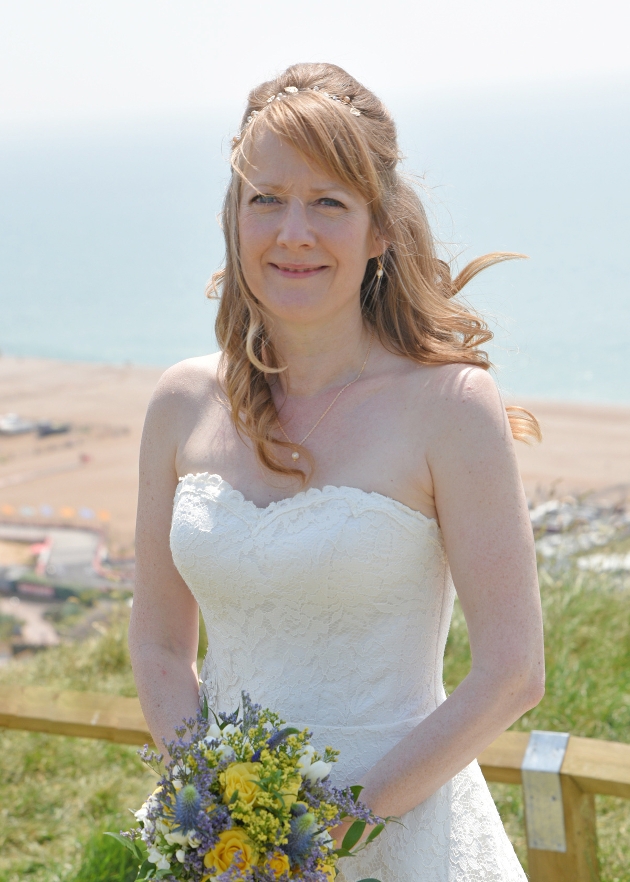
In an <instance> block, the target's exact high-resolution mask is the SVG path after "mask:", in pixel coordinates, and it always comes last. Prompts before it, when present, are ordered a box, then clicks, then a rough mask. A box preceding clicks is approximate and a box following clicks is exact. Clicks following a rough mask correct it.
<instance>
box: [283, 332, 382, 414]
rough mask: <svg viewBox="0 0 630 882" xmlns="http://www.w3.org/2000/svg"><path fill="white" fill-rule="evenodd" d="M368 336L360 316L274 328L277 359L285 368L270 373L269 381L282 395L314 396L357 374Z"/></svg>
mask: <svg viewBox="0 0 630 882" xmlns="http://www.w3.org/2000/svg"><path fill="white" fill-rule="evenodd" d="M370 337H371V334H370V331H369V330H368V329H367V328H366V327H365V326H364V324H363V320H362V318H361V316H360V315H358V316H357V318H356V320H355V321H353V322H352V323H344V324H343V325H334V326H328V325H327V326H325V327H319V328H313V327H307V328H301V329H299V330H295V329H290V330H289V329H286V328H283V329H281V330H280V329H278V330H276V329H274V333H273V343H274V347H275V349H276V352H277V353H278V360H279V363H280V364H283V365H286V366H287V368H286V370H285V371H283V372H282V373H280V374H274V375H269V382H270V383H274V382H276V383H278V385H279V387H280V389H281V390H282V393H283V394H284V395H287V394H289V395H291V396H292V397H303V398H311V397H315V396H316V395H319V394H320V393H321V392H324V391H326V390H327V389H328V388H329V387H330V386H335V385H339V384H342V383H346V382H348V381H349V380H352V379H353V376H356V374H358V373H359V371H360V370H361V366H362V365H363V363H364V361H365V357H366V354H367V351H368V346H369V343H370ZM272 377H273V379H272Z"/></svg>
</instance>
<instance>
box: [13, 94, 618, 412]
mask: <svg viewBox="0 0 630 882" xmlns="http://www.w3.org/2000/svg"><path fill="white" fill-rule="evenodd" d="M629 97H630V86H629V85H628V84H627V83H622V84H617V85H610V84H609V85H608V86H600V87H598V88H592V89H584V87H583V86H579V87H578V86H572V87H570V86H566V87H563V88H561V89H560V88H559V89H556V90H555V91H543V90H541V89H538V90H533V91H531V90H530V91H529V92H527V91H521V92H519V93H517V94H515V95H514V96H511V97H510V96H509V95H507V94H505V95H504V97H503V98H502V99H501V100H494V99H493V96H467V97H466V96H460V97H459V98H457V97H451V98H449V99H448V100H446V99H445V100H444V101H442V102H436V101H433V102H429V101H427V100H424V101H420V100H418V101H417V102H411V101H409V100H405V101H404V102H403V101H402V100H401V103H400V106H397V105H396V104H395V103H394V102H390V103H391V105H392V108H391V109H392V111H393V114H394V117H395V119H396V120H397V123H398V127H399V133H400V141H401V147H402V150H403V152H404V154H405V156H406V161H405V168H406V170H407V171H409V172H410V173H414V174H416V175H418V176H419V185H420V186H421V187H422V190H423V192H424V198H425V204H426V205H427V210H428V212H429V215H430V217H431V220H432V224H433V227H434V230H435V231H436V234H437V235H438V237H439V239H440V240H441V241H442V242H443V243H444V244H443V248H444V252H445V254H446V255H447V256H451V257H453V258H454V259H455V260H456V264H457V266H458V267H459V268H461V267H462V266H464V264H465V263H466V262H467V261H468V260H469V259H472V257H476V256H478V255H480V254H483V253H486V252H488V251H498V250H503V251H517V252H523V253H525V254H527V255H528V260H523V261H510V262H508V263H505V264H502V265H500V266H497V267H493V268H491V269H489V270H487V271H486V272H484V273H483V274H482V276H480V277H478V279H476V280H475V281H474V282H473V283H471V284H470V285H469V286H468V288H467V289H466V298H467V300H468V302H469V303H470V304H471V305H472V306H474V307H475V308H476V309H478V310H479V311H480V312H481V313H482V314H484V315H485V316H486V317H487V318H488V320H489V322H490V326H491V328H492V330H493V331H494V333H495V340H494V342H493V343H492V344H491V345H490V346H489V347H488V349H489V351H490V354H491V358H492V360H493V362H495V363H496V365H497V369H496V376H497V378H498V381H499V384H500V387H501V389H502V391H503V393H504V394H505V395H506V396H509V397H511V398H513V397H515V396H521V397H525V398H543V399H545V398H546V399H561V400H572V401H584V402H593V403H611V404H614V403H616V404H630V345H629V341H628V334H629V329H630V269H629V268H628V258H627V251H628V245H627V243H628V241H629V240H630V219H629V213H628V209H627V206H628V204H630V172H629V170H628V163H627V156H628V155H630V119H629V118H628V114H627V106H628V98H629ZM237 128H238V109H236V112H235V113H234V114H233V115H230V114H227V113H225V112H222V113H216V114H210V113H205V114H200V115H199V116H198V117H197V118H195V117H188V118H180V119H176V118H173V119H161V120H146V121H136V122H133V123H131V122H127V123H124V124H122V123H118V124H113V123H112V124H109V125H105V124H103V125H100V126H96V125H95V124H92V125H91V126H87V125H86V126H85V127H83V128H81V127H79V126H77V125H75V126H73V127H72V128H68V129H67V130H64V129H63V128H62V127H60V128H58V129H56V130H46V129H42V130H40V131H35V130H33V131H31V132H22V133H18V134H16V133H7V132H4V133H3V132H1V131H0V350H1V351H2V352H3V353H6V354H7V355H16V356H24V357H29V356H30V357H46V358H55V359H63V360H68V361H99V362H108V363H129V362H131V363H133V364H140V365H156V366H164V367H166V366H168V365H169V364H173V363H174V362H176V361H179V360H181V359H183V358H187V357H190V356H194V355H201V354H204V353H207V352H212V351H216V348H217V347H216V340H215V338H214V333H213V324H214V317H215V310H216V304H213V303H211V302H209V301H207V300H206V299H205V297H204V287H205V284H206V282H207V280H208V278H209V277H210V275H211V273H212V272H213V271H214V270H216V269H217V268H218V267H219V266H220V265H221V261H222V256H223V241H222V234H221V230H220V228H219V224H218V220H217V215H218V213H219V211H220V207H221V201H222V195H223V191H224V188H225V184H226V182H227V178H228V171H229V166H228V162H227V155H228V145H229V138H230V136H231V135H232V134H233V133H234V131H235V130H236V129H237Z"/></svg>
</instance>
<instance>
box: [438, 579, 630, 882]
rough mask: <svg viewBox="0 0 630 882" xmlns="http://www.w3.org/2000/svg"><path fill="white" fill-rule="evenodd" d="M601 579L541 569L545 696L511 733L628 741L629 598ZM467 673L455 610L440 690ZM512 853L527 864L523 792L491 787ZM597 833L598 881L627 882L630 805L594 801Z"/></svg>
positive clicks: (464, 642) (462, 633)
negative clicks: (543, 731)
mask: <svg viewBox="0 0 630 882" xmlns="http://www.w3.org/2000/svg"><path fill="white" fill-rule="evenodd" d="M609 584H610V582H609V580H608V579H607V578H606V577H605V576H603V575H590V574H586V573H583V572H579V573H569V574H565V575H564V576H563V577H559V578H554V577H553V576H551V575H550V574H549V573H548V572H547V571H545V570H544V569H543V570H541V572H540V588H541V596H542V603H543V613H544V620H545V660H546V668H547V683H546V693H545V697H544V698H543V700H542V701H541V702H540V704H539V705H538V706H537V707H535V708H534V709H533V710H532V711H530V712H529V713H527V714H525V716H523V717H522V718H521V719H520V720H519V721H518V722H517V723H516V724H515V725H514V726H513V727H512V728H513V729H516V730H522V731H530V730H532V729H551V730H555V731H560V732H570V733H571V734H573V735H582V736H585V737H589V738H604V739H607V740H610V741H623V742H630V594H628V593H626V592H619V591H611V590H610V587H609ZM469 669H470V652H469V649H468V634H467V630H466V623H465V621H464V617H463V614H462V612H461V608H460V607H459V605H458V604H457V605H456V607H455V613H454V617H453V625H452V627H451V631H450V634H449V638H448V643H447V647H446V656H445V669H444V678H445V682H446V688H447V691H448V692H450V691H452V690H453V689H454V688H455V686H456V685H457V684H458V683H459V682H460V681H461V680H462V679H463V678H464V677H465V676H466V673H467V672H468V670H469ZM490 790H491V791H492V795H493V796H494V799H495V801H496V803H497V806H498V808H499V812H500V814H501V817H502V818H503V822H504V824H505V826H506V829H507V831H508V834H509V836H510V839H511V840H512V842H513V843H514V847H515V848H516V852H517V854H518V856H519V858H520V860H521V862H522V863H523V866H525V867H526V866H527V849H526V843H525V829H524V820H523V800H522V790H521V788H520V787H519V786H516V785H509V784H491V785H490ZM596 803H597V833H598V840H599V856H600V863H601V874H602V882H630V800H622V799H614V798H612V797H604V796H598V797H597V798H596Z"/></svg>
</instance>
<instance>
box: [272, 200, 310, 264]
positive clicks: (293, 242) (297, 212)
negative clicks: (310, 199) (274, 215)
mask: <svg viewBox="0 0 630 882" xmlns="http://www.w3.org/2000/svg"><path fill="white" fill-rule="evenodd" d="M277 242H278V245H281V246H282V247H284V248H288V249H289V250H292V251H295V250H298V249H300V248H303V247H307V248H312V247H313V246H314V245H315V235H314V231H313V228H312V226H311V223H310V221H309V216H308V210H307V207H306V205H305V204H304V203H303V202H302V200H301V199H298V198H297V197H296V196H292V197H289V199H288V200H287V202H286V203H285V207H284V211H283V212H282V214H281V221H280V227H279V229H278V237H277Z"/></svg>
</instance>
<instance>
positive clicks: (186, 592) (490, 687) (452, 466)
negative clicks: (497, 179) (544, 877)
mask: <svg viewBox="0 0 630 882" xmlns="http://www.w3.org/2000/svg"><path fill="white" fill-rule="evenodd" d="M398 160H399V153H398V148H397V145H396V133H395V127H394V124H393V122H392V120H391V118H390V117H389V115H388V113H387V111H386V110H385V108H384V107H383V105H382V104H381V103H380V102H379V101H378V99H377V98H376V97H375V96H374V95H373V94H372V93H371V92H369V91H368V90H367V89H365V88H364V87H363V86H361V85H360V84H359V83H358V82H356V80H354V79H353V78H352V77H350V76H349V75H348V74H346V73H345V72H344V71H343V70H341V69H340V68H338V67H335V66H333V65H326V64H304V65H295V66H293V67H291V68H289V69H288V70H287V71H285V72H284V73H283V74H282V75H281V76H279V77H278V78H277V79H276V80H274V81H273V82H269V83H264V84H263V85H261V86H260V87H259V88H257V89H255V90H254V91H253V92H252V93H251V95H250V98H249V104H248V108H247V111H246V114H245V118H244V122H243V128H242V131H241V133H240V134H239V136H238V137H236V138H235V139H234V144H233V151H232V166H233V174H232V180H231V183H230V186H229V188H228V192H227V195H226V200H225V205H224V212H223V223H224V232H225V238H226V251H227V253H226V265H225V269H224V270H222V271H221V272H219V273H217V274H216V275H215V277H214V278H213V282H212V285H211V288H212V291H213V292H214V291H217V292H220V294H221V302H220V306H219V313H218V318H217V339H218V340H219V343H220V345H221V348H222V350H223V352H222V355H221V356H208V357H203V358H195V359H191V360H189V361H185V362H183V363H181V364H178V365H175V367H173V368H171V369H169V370H168V371H167V372H166V373H165V374H164V376H163V378H162V380H161V381H160V384H159V386H158V388H157V390H156V392H155V395H154V397H153V399H152V401H151V404H150V407H149V411H148V414H147V420H146V427H145V433H144V438H143V443H142V453H141V466H140V496H139V509H138V532H137V587H136V593H135V599H134V606H133V616H132V621H131V627H130V647H131V652H132V660H133V666H134V673H135V676H136V681H137V685H138V692H139V695H140V699H141V702H142V707H143V710H144V712H145V715H146V718H147V721H148V723H149V726H150V729H151V732H152V733H153V735H154V738H155V741H156V743H158V744H161V742H162V739H163V738H166V739H169V738H171V737H172V734H173V729H174V727H175V725H177V724H178V723H179V722H180V721H181V720H182V718H184V717H190V716H192V715H194V714H195V712H196V710H197V707H198V704H199V684H198V681H197V672H196V663H195V658H196V652H197V633H198V632H197V628H198V619H197V615H198V605H199V606H200V607H201V609H202V612H203V615H204V619H205V621H206V627H207V631H208V654H207V656H206V660H205V662H204V666H203V669H202V672H201V681H202V685H201V689H202V690H203V692H204V693H205V695H206V697H207V698H208V700H209V703H210V705H211V706H212V707H213V708H215V709H217V710H226V711H231V710H233V709H234V708H235V707H236V706H237V705H238V702H239V698H240V692H241V689H246V690H247V691H249V692H250V693H251V695H252V697H253V698H254V699H255V700H256V701H258V702H261V703H262V704H263V705H266V706H270V707H273V708H274V709H275V710H277V711H278V712H279V713H280V714H281V715H282V716H283V717H284V718H285V719H287V720H288V721H290V722H291V723H293V724H295V725H298V726H301V727H302V726H308V728H309V729H311V730H312V731H313V733H314V740H315V743H316V744H319V746H320V747H322V748H323V746H324V745H326V744H331V745H332V746H335V747H337V748H340V749H341V752H342V753H341V758H340V762H339V763H338V765H337V767H336V769H335V778H336V780H337V781H338V782H339V783H340V784H345V783H357V782H358V783H361V784H362V785H363V786H364V788H365V789H364V791H363V794H362V798H364V799H365V802H366V803H367V804H368V805H370V806H371V807H372V808H373V810H374V811H375V812H376V813H377V814H379V815H382V816H385V815H395V816H399V817H401V818H402V821H403V824H404V826H400V825H395V824H391V825H390V826H389V827H388V828H387V830H386V831H385V832H384V833H383V834H382V835H381V837H380V838H379V839H378V840H377V841H376V842H375V843H374V844H373V845H372V846H370V848H368V849H366V850H365V851H364V852H362V853H361V856H360V857H359V858H357V859H353V860H352V861H351V862H350V861H348V860H345V861H344V860H342V861H341V862H340V867H339V868H340V874H339V877H338V878H339V880H346V879H347V880H354V879H360V878H363V877H366V876H376V877H377V878H380V879H381V880H382V882H403V880H405V882H411V880H422V882H438V880H439V882H443V880H457V882H472V880H484V882H487V880H496V882H499V880H501V882H510V880H523V879H524V878H525V877H524V875H523V873H522V870H521V869H520V866H519V864H518V861H517V859H516V857H515V855H514V852H513V849H512V847H511V845H510V843H509V841H508V839H507V837H506V835H505V833H504V831H503V828H502V826H501V822H500V819H499V816H498V814H497V812H496V809H495V807H494V804H493V802H492V799H491V797H490V794H489V792H488V790H487V788H486V785H485V783H484V781H483V778H482V776H481V772H480V771H479V767H478V765H477V764H476V762H475V757H476V756H478V755H479V753H481V751H482V750H483V749H484V748H485V747H486V746H487V745H488V744H490V742H492V741H493V740H494V739H495V738H496V737H497V736H498V735H499V734H500V733H501V732H502V731H503V730H504V729H506V728H507V727H508V726H509V725H511V723H513V722H514V721H515V720H516V719H518V717H520V716H521V714H523V713H524V712H525V711H527V710H528V709H530V708H532V707H533V706H534V705H535V704H536V703H537V702H538V701H539V700H540V698H541V696H542V693H543V680H544V675H543V648H542V627H541V614H540V602H539V595H538V586H537V579H536V566H535V556H534V548H533V540H532V531H531V527H530V523H529V517H528V511H527V505H526V502H525V499H524V497H523V491H522V486H521V483H520V480H519V475H518V470H517V466H516V461H515V456H514V450H513V442H512V438H513V436H514V437H525V436H526V435H527V434H530V435H536V434H537V432H538V428H537V424H536V422H535V420H534V418H533V417H531V415H529V414H528V413H527V412H525V411H519V410H518V409H512V410H511V411H510V413H509V414H508V413H506V410H505V408H504V406H503V404H502V402H501V399H500V396H499V394H498V392H497V390H496V387H495V385H494V383H493V381H492V379H491V378H490V376H489V374H488V373H487V370H486V369H487V368H488V366H489V364H488V360H487V357H486V355H485V353H483V352H481V351H480V350H479V348H478V347H479V345H480V344H482V343H484V342H486V341H487V340H488V339H489V338H490V336H491V335H490V333H489V332H488V330H487V328H486V327H485V325H484V324H483V323H482V322H481V321H480V319H479V318H478V317H476V316H475V315H473V314H472V313H471V312H470V311H469V310H468V309H467V308H465V307H464V306H463V305H461V304H459V303H457V302H456V301H455V300H453V299H451V297H452V295H454V294H455V293H456V292H457V291H458V290H459V289H460V288H461V287H462V285H463V284H465V282H466V281H467V280H468V279H469V278H470V277H472V276H473V275H474V274H475V273H476V272H477V271H479V270H480V269H482V268H483V267H484V266H486V265H489V264H491V263H494V262H496V261H497V260H501V259H505V258H507V257H514V256H516V255H505V254H499V255H490V256H488V257H487V258H482V259H480V260H479V261H477V262H476V263H474V264H472V265H471V266H470V267H468V268H467V269H466V270H464V271H463V273H461V274H460V275H459V276H458V277H457V278H456V279H455V280H454V281H452V280H451V278H450V274H449V271H448V267H447V266H446V265H445V264H444V263H442V262H441V261H440V260H438V259H437V258H436V256H435V250H434V244H433V242H432V239H431V234H430V231H429V227H428V224H427V221H426V217H425V214H424V212H423V209H422V206H421V203H420V201H419V199H418V197H417V196H416V194H415V192H414V191H413V189H412V188H411V187H410V186H409V185H408V184H407V183H406V182H405V181H404V180H402V179H401V177H400V176H399V173H398V171H397V164H398ZM178 476H180V477H179V480H178ZM173 499H175V504H174V507H173ZM169 535H170V550H169ZM451 573H452V579H453V581H451V575H450V574H451ZM453 582H454V585H455V586H456V588H457V593H458V595H459V598H460V602H461V605H462V608H463V610H464V614H465V616H466V621H467V623H468V628H469V634H470V642H471V649H472V668H471V671H470V673H469V675H468V676H467V677H466V678H465V680H464V681H463V682H462V683H461V684H460V685H459V686H458V687H457V689H456V690H455V691H454V692H453V693H452V695H450V696H449V697H448V699H446V696H445V694H444V691H443V687H442V656H443V652H444V645H445V641H446V635H447V632H448V627H449V621H450V616H451V611H452V605H453V597H454V589H453ZM445 699H446V700H445ZM343 832H344V830H343V827H342V828H339V829H337V830H335V831H334V835H335V838H337V839H339V838H340V837H341V836H342V835H343Z"/></svg>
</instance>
